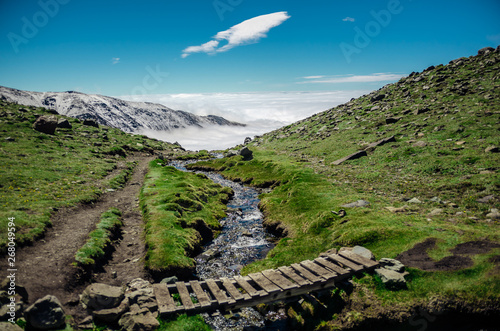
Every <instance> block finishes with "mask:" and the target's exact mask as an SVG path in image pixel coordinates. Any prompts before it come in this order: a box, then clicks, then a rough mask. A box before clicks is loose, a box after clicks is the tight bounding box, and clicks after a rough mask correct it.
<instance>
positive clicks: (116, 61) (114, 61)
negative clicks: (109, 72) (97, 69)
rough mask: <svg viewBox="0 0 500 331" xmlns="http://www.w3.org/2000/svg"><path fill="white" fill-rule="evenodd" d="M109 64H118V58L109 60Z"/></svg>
mask: <svg viewBox="0 0 500 331" xmlns="http://www.w3.org/2000/svg"><path fill="white" fill-rule="evenodd" d="M111 63H112V64H117V63H120V58H119V57H113V58H111Z"/></svg>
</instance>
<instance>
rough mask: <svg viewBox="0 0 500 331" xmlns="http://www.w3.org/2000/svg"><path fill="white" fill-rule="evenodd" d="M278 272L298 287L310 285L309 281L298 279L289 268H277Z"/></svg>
mask: <svg viewBox="0 0 500 331" xmlns="http://www.w3.org/2000/svg"><path fill="white" fill-rule="evenodd" d="M278 270H279V271H280V272H281V273H282V274H284V275H286V276H287V277H288V278H290V279H292V280H293V281H294V282H296V283H297V284H298V285H299V286H304V285H309V284H311V282H310V281H308V280H307V279H304V278H302V277H300V276H299V275H298V274H297V273H296V272H295V271H294V270H293V269H292V268H290V267H279V268H278Z"/></svg>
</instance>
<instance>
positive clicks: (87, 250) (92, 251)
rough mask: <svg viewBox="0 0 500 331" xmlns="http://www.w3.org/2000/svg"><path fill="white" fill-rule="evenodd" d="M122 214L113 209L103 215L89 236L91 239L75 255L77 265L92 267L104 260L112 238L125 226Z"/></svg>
mask: <svg viewBox="0 0 500 331" xmlns="http://www.w3.org/2000/svg"><path fill="white" fill-rule="evenodd" d="M121 215H122V214H121V212H120V210H119V209H117V208H111V209H109V210H108V211H106V212H104V213H102V215H101V218H100V220H99V223H98V224H97V226H96V229H95V230H94V231H92V232H91V233H90V234H89V239H88V240H87V242H86V243H85V245H83V247H82V248H80V249H79V250H78V251H77V252H76V254H75V260H76V264H77V265H78V266H81V267H85V268H86V267H91V266H93V265H94V264H95V263H96V261H99V260H100V259H102V258H104V257H105V255H106V249H107V248H108V247H109V245H110V244H111V242H112V238H113V237H114V236H115V235H116V232H117V231H118V230H119V228H120V227H121V226H122V225H123V223H122V221H121V219H120V217H121Z"/></svg>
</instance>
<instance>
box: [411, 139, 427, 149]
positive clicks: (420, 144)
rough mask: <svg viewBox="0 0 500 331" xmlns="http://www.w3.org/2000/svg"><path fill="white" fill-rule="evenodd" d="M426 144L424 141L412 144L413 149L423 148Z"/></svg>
mask: <svg viewBox="0 0 500 331" xmlns="http://www.w3.org/2000/svg"><path fill="white" fill-rule="evenodd" d="M425 146H427V143H426V142H425V141H422V140H419V141H417V142H415V143H414V144H413V147H425Z"/></svg>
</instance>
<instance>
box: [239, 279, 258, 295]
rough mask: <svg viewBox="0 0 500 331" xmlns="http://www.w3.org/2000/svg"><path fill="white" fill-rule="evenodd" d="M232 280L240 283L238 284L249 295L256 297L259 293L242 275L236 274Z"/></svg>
mask: <svg viewBox="0 0 500 331" xmlns="http://www.w3.org/2000/svg"><path fill="white" fill-rule="evenodd" d="M234 280H235V281H236V282H237V283H238V284H240V286H241V287H242V288H243V289H244V290H245V291H246V292H247V293H248V295H250V296H251V297H258V296H260V295H261V292H260V291H257V290H256V289H255V288H253V286H252V285H250V284H249V283H248V282H247V281H246V280H245V279H244V278H243V277H241V276H236V277H234Z"/></svg>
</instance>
